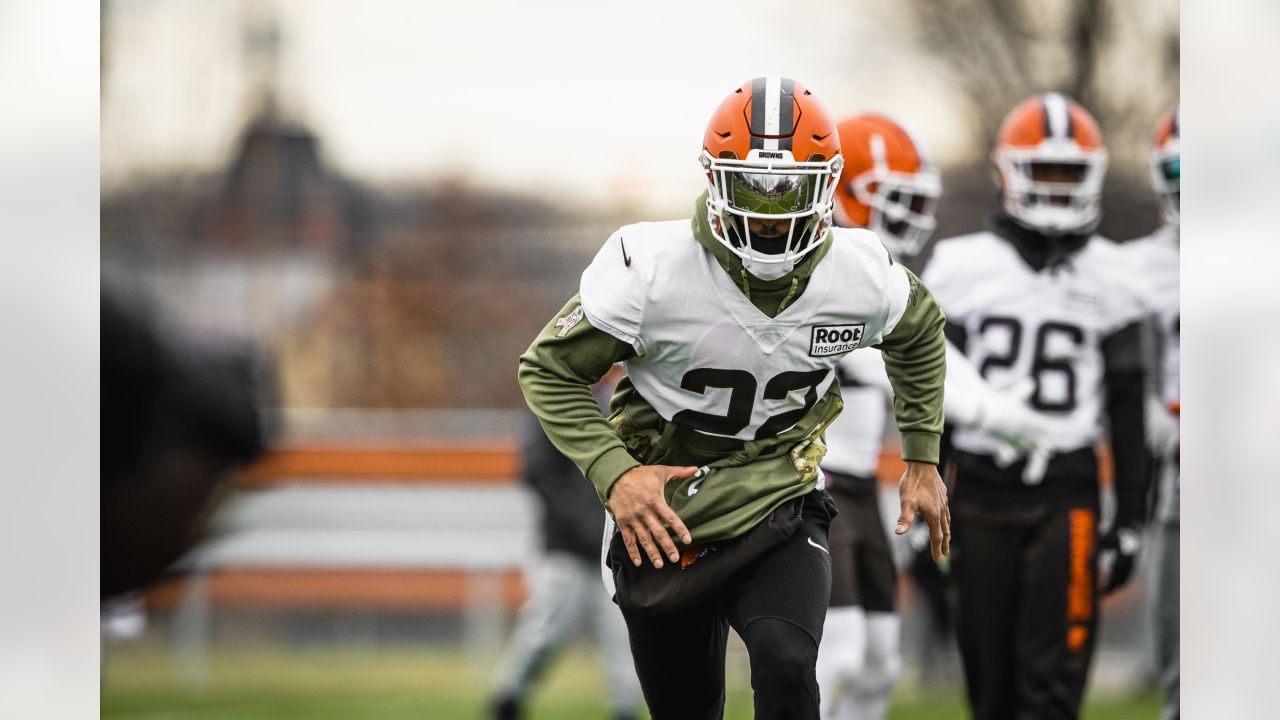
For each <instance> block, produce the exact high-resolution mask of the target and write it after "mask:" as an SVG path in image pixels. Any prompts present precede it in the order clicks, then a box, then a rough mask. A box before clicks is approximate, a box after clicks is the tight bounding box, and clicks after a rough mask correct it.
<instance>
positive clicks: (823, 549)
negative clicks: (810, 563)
mask: <svg viewBox="0 0 1280 720" xmlns="http://www.w3.org/2000/svg"><path fill="white" fill-rule="evenodd" d="M808 540H809V544H810V545H812V546H814V547H816V548H818V549H819V550H821V551H822V552H824V553H827V554H828V555H830V554H831V553H829V552H827V549H826V548H824V547H822V546H821V545H819V544H818V543H816V542H814V541H813V538H808Z"/></svg>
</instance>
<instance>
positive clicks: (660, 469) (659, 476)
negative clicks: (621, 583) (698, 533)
mask: <svg viewBox="0 0 1280 720" xmlns="http://www.w3.org/2000/svg"><path fill="white" fill-rule="evenodd" d="M696 472H698V468H696V467H672V466H670V465H641V466H639V467H633V468H631V469H630V470H628V471H626V472H625V473H623V474H622V477H620V478H618V480H617V481H616V482H615V483H614V484H613V487H611V488H609V508H610V509H611V510H612V511H613V520H614V522H615V523H617V525H618V529H619V530H620V531H622V544H623V545H625V546H626V548H627V554H628V555H630V556H631V562H632V564H634V565H635V566H636V567H639V566H640V563H641V562H642V560H641V558H640V549H641V548H643V549H644V552H645V554H646V555H648V556H649V562H651V563H653V566H654V567H656V568H660V567H662V555H663V554H666V556H667V559H668V560H670V561H671V562H677V561H679V560H680V552H679V551H678V550H676V545H675V543H674V542H672V541H671V536H672V535H675V536H676V537H678V538H680V541H681V542H683V543H684V544H685V545H688V544H689V543H691V542H692V541H693V538H692V537H690V536H689V530H688V528H686V527H685V526H684V522H683V521H681V520H680V516H679V515H676V512H675V511H674V510H672V509H671V506H670V505H668V504H667V499H666V497H665V496H664V495H663V492H662V490H663V488H664V487H666V484H667V483H669V482H671V481H672V480H683V479H685V478H687V477H690V476H691V475H693V474H694V473H696ZM659 549H661V552H659Z"/></svg>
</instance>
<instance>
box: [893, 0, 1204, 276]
mask: <svg viewBox="0 0 1280 720" xmlns="http://www.w3.org/2000/svg"><path fill="white" fill-rule="evenodd" d="M889 7H890V9H889V13H890V14H889V16H888V17H896V18H897V19H898V20H905V21H906V23H907V27H908V28H910V30H909V32H908V38H907V41H908V42H912V43H914V44H916V45H917V46H918V47H919V50H920V52H921V53H923V54H924V55H927V56H931V57H932V58H934V60H935V61H936V71H937V72H939V73H943V74H944V75H945V76H946V77H947V78H949V79H950V81H951V83H952V84H953V85H954V86H955V87H956V88H958V89H959V90H960V92H961V94H962V95H963V96H964V97H965V98H966V99H967V105H968V108H967V113H966V114H965V115H964V116H962V117H961V122H962V123H963V124H965V125H966V126H967V130H968V133H969V135H970V138H971V140H970V144H971V145H972V146H973V147H974V148H977V149H980V150H979V151H978V152H975V153H973V154H972V155H971V156H970V158H971V159H969V160H968V161H967V162H964V163H961V164H959V165H957V166H953V167H949V168H944V178H943V180H944V182H943V184H944V187H945V188H946V189H945V191H944V192H943V196H942V200H941V203H940V206H939V211H938V216H939V227H938V231H937V233H935V238H941V237H947V236H949V235H954V234H958V233H962V232H969V231H973V230H977V229H979V228H981V227H982V226H983V225H985V223H986V221H987V218H988V217H989V215H990V214H991V213H992V212H993V211H994V210H995V208H996V192H995V187H994V185H993V184H992V183H991V181H990V179H989V178H990V174H991V171H990V164H989V161H988V159H987V150H988V149H989V148H990V147H991V145H992V143H993V142H994V140H995V136H996V133H997V131H998V130H999V128H1000V122H1001V121H1002V120H1003V119H1004V116H1005V114H1006V113H1007V112H1008V111H1009V110H1010V109H1011V108H1012V107H1013V106H1014V105H1016V104H1017V103H1018V102H1019V101H1021V100H1022V99H1024V98H1026V97H1028V96H1030V95H1033V94H1035V93H1038V92H1044V91H1048V90H1057V91H1060V92H1063V93H1066V94H1068V95H1070V96H1072V97H1075V98H1076V99H1078V100H1079V101H1080V102H1081V103H1082V104H1083V105H1084V106H1085V107H1087V108H1089V110H1090V111H1091V112H1093V113H1094V115H1095V117H1097V119H1098V122H1099V124H1100V125H1101V126H1102V131H1103V134H1104V136H1105V138H1106V142H1107V148H1108V152H1109V153H1110V155H1111V164H1110V170H1109V171H1108V179H1107V190H1106V193H1105V195H1104V198H1103V222H1102V226H1101V227H1100V231H1101V232H1102V233H1103V234H1104V235H1108V236H1110V237H1115V238H1119V239H1124V238H1129V237H1135V236H1137V235H1140V234H1143V233H1145V232H1147V231H1149V230H1150V229H1151V228H1153V227H1154V225H1155V223H1156V219H1157V215H1156V206H1155V201H1154V198H1153V197H1152V195H1151V190H1150V186H1149V184H1148V181H1147V176H1146V172H1145V168H1146V157H1147V152H1148V149H1149V147H1150V146H1149V142H1150V133H1151V128H1152V126H1153V124H1154V123H1155V120H1156V118H1157V117H1158V116H1159V114H1160V113H1161V112H1163V111H1164V109H1165V108H1166V107H1168V106H1169V105H1170V104H1172V103H1173V102H1174V101H1176V99H1177V92H1178V72H1179V68H1178V62H1179V56H1178V38H1179V29H1178V3H1177V0H1125V1H1124V2H1120V1H1118V0H945V1H939V0H895V2H893V4H892V5H891V6H889ZM925 259H927V257H922V258H921V260H925Z"/></svg>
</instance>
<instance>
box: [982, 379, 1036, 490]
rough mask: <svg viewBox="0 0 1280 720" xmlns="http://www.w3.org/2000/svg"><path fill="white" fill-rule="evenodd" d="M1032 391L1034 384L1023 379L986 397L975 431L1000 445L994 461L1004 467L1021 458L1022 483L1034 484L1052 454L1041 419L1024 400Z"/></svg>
mask: <svg viewBox="0 0 1280 720" xmlns="http://www.w3.org/2000/svg"><path fill="white" fill-rule="evenodd" d="M1033 392H1035V382H1034V381H1033V380H1031V379H1030V378H1027V379H1026V380H1024V381H1023V382H1021V383H1019V384H1018V385H1016V386H1014V387H1013V388H1012V389H1010V390H1007V391H1004V392H998V391H991V392H990V393H988V394H987V397H986V399H985V402H984V403H983V405H982V413H981V414H980V415H979V416H978V422H977V428H978V429H979V430H983V431H985V432H988V433H990V434H991V435H992V436H994V437H995V438H996V439H997V440H998V441H999V443H1000V447H999V448H998V449H997V450H996V456H995V461H996V465H998V466H999V467H1002V468H1004V467H1008V466H1009V465H1011V464H1013V463H1014V462H1016V461H1017V460H1019V459H1020V458H1023V457H1025V458H1026V459H1027V464H1026V466H1025V467H1024V468H1023V471H1022V481H1023V482H1025V483H1026V484H1028V485H1036V484H1038V483H1039V482H1040V481H1042V480H1044V474H1045V470H1046V469H1047V468H1048V465H1049V457H1050V456H1051V455H1052V454H1053V450H1052V447H1051V445H1050V440H1049V428H1048V425H1047V424H1046V423H1045V421H1044V419H1043V418H1041V417H1040V416H1039V415H1037V414H1036V413H1035V411H1033V410H1031V409H1030V408H1029V407H1027V399H1028V398H1030V397H1031V394H1032V393H1033Z"/></svg>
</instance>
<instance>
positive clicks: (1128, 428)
mask: <svg viewBox="0 0 1280 720" xmlns="http://www.w3.org/2000/svg"><path fill="white" fill-rule="evenodd" d="M1142 335H1143V330H1142V324H1141V322H1133V323H1130V324H1128V325H1125V326H1124V327H1122V328H1120V329H1119V330H1117V331H1115V332H1113V333H1111V334H1110V335H1108V336H1107V337H1105V338H1104V339H1103V341H1102V356H1103V363H1104V368H1103V388H1104V392H1105V393H1106V412H1107V420H1108V425H1109V427H1110V440H1111V455H1112V458H1113V461H1114V466H1115V495H1116V517H1115V522H1114V523H1113V525H1112V528H1111V531H1110V532H1109V533H1108V534H1107V536H1106V537H1105V538H1103V541H1102V548H1101V549H1102V550H1103V552H1104V553H1106V554H1107V555H1108V556H1110V557H1111V558H1113V560H1109V561H1108V562H1106V563H1105V564H1107V565H1110V568H1105V569H1106V570H1107V571H1108V572H1107V578H1106V580H1105V583H1104V584H1103V586H1102V591H1103V592H1110V591H1111V590H1114V589H1116V588H1118V587H1120V586H1121V585H1123V584H1124V583H1125V582H1126V581H1127V580H1128V579H1129V577H1130V575H1131V574H1132V572H1133V563H1134V560H1135V559H1136V556H1137V552H1138V547H1139V542H1140V535H1139V530H1140V527H1141V525H1142V522H1143V520H1144V519H1145V517H1146V501H1147V491H1148V485H1149V483H1150V473H1149V472H1148V470H1147V465H1148V463H1149V461H1150V457H1149V455H1148V452H1147V443H1146V382H1145V374H1146V370H1145V367H1144V362H1143V340H1142Z"/></svg>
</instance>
